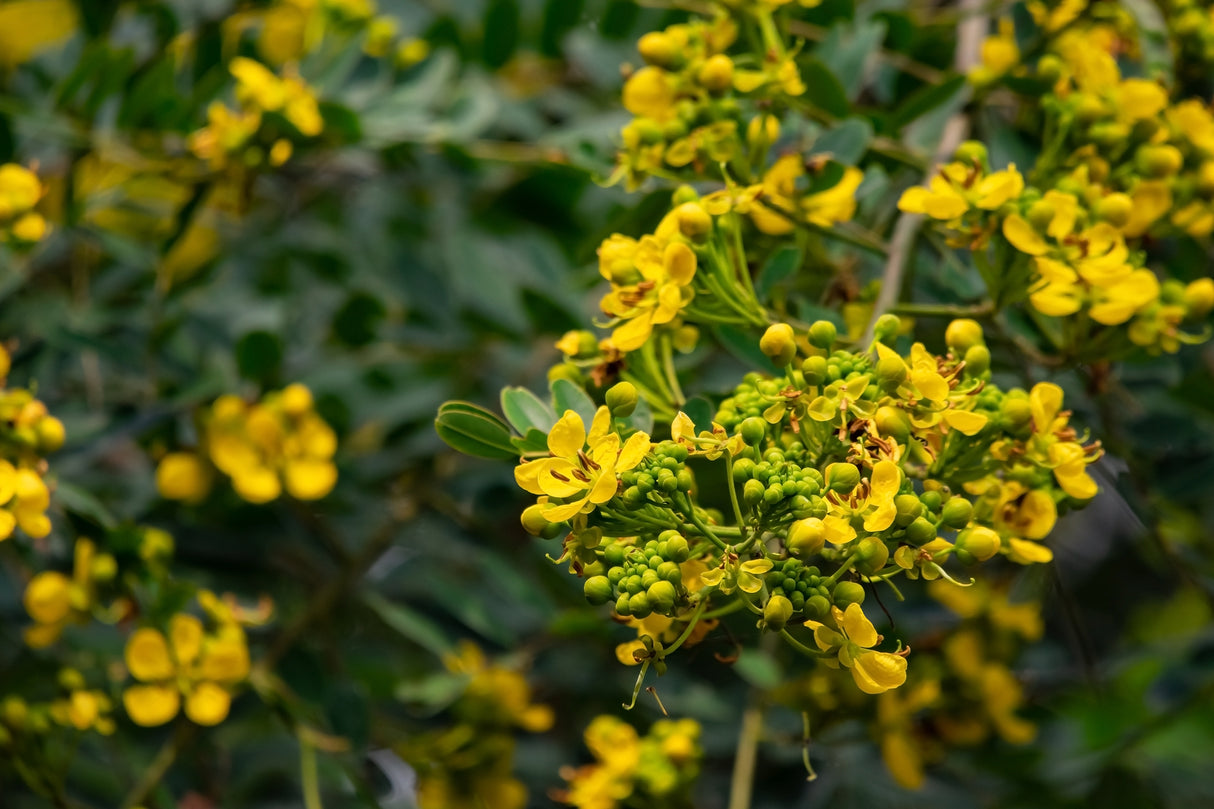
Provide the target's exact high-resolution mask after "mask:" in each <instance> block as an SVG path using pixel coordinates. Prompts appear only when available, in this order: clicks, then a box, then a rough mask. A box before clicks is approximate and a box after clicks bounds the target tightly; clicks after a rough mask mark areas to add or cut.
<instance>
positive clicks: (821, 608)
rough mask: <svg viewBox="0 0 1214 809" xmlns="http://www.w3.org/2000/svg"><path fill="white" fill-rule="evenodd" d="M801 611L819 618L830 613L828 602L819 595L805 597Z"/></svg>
mask: <svg viewBox="0 0 1214 809" xmlns="http://www.w3.org/2000/svg"><path fill="white" fill-rule="evenodd" d="M803 611H804V612H805V615H806V616H807V617H809V618H812V619H817V620H821V619H822V618H825V617H826V616H827V615H828V614H829V613H830V602H829V601H827V600H826V598H825V597H823V596H820V595H815V596H810V597H809V598H807V599H805V606H804V608H803Z"/></svg>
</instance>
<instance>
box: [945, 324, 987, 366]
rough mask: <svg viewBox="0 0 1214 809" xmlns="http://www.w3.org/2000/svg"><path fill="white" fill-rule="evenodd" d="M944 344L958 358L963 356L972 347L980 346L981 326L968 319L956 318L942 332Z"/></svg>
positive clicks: (981, 339) (981, 340) (981, 341)
mask: <svg viewBox="0 0 1214 809" xmlns="http://www.w3.org/2000/svg"><path fill="white" fill-rule="evenodd" d="M944 342H945V344H946V345H948V347H949V348H951V349H952V351H953V353H954V354H956V355H957V356H958V357H961V356H964V355H965V352H966V351H969V350H970V348H971V347H972V346H977V345H982V343H983V335H982V326H981V324H979V323H978V321H976V320H970V319H969V318H968V317H962V318H958V319H956V320H954V321H953V322H952V323H949V324H948V328H947V329H945V330H944Z"/></svg>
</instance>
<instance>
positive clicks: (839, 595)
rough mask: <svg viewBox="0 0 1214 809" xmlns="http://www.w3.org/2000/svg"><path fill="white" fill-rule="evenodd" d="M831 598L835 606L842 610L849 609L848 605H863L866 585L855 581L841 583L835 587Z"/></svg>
mask: <svg viewBox="0 0 1214 809" xmlns="http://www.w3.org/2000/svg"><path fill="white" fill-rule="evenodd" d="M831 597H832V598H833V599H834V602H835V606H836V607H838V608H839V609H841V610H845V609H847V605H848V604H863V603H864V585H862V584H860V583H859V582H854V581H841V582H839V583H838V584H836V585H835V589H834V592H832V593H831Z"/></svg>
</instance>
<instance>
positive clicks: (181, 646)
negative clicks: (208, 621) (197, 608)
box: [169, 613, 202, 666]
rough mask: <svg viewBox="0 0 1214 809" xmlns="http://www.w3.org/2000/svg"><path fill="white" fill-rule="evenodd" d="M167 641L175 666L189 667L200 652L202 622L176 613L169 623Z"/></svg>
mask: <svg viewBox="0 0 1214 809" xmlns="http://www.w3.org/2000/svg"><path fill="white" fill-rule="evenodd" d="M169 641H170V643H171V645H172V647H173V657H174V658H175V659H176V660H177V665H179V666H188V665H190V664H191V663H193V662H194V660H195V659H196V658H197V657H198V653H199V652H201V651H202V621H199V620H198V619H197V618H196V617H194V616H193V615H187V614H185V613H177V614H176V615H174V616H173V617H172V619H171V620H170V621H169Z"/></svg>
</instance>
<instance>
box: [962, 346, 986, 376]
mask: <svg viewBox="0 0 1214 809" xmlns="http://www.w3.org/2000/svg"><path fill="white" fill-rule="evenodd" d="M990 369H991V350H990V349H989V348H987V347H986V346H970V349H969V350H968V351H966V352H965V372H966V373H967V374H969V375H970V376H981V375H982V374H985V373H986V372H987V371H989V370H990Z"/></svg>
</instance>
